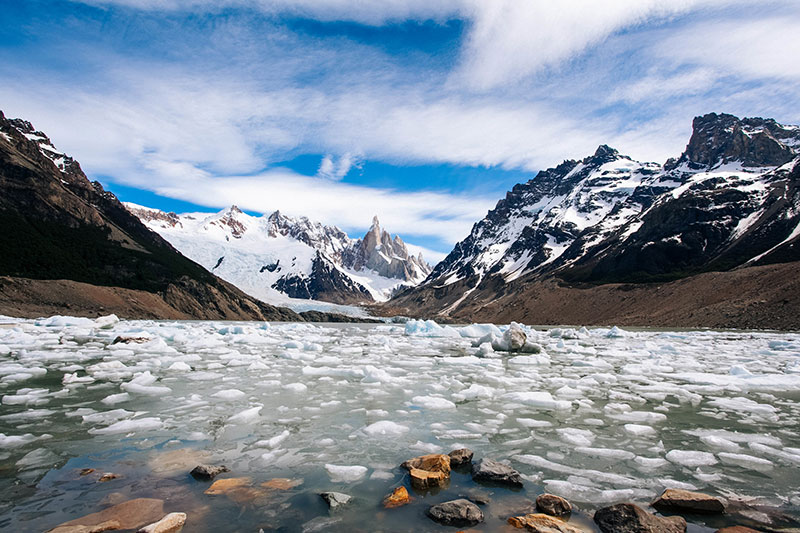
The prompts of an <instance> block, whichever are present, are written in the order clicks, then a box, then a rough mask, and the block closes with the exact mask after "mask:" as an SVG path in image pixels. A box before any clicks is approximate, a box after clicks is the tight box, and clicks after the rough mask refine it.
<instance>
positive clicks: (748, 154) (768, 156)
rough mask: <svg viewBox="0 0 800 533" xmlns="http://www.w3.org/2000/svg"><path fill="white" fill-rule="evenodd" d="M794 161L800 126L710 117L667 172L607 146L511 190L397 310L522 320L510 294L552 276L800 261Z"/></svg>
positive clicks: (521, 305)
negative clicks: (495, 311) (501, 306)
mask: <svg viewBox="0 0 800 533" xmlns="http://www.w3.org/2000/svg"><path fill="white" fill-rule="evenodd" d="M798 155H800V128H798V127H797V126H784V125H781V124H778V123H777V122H775V121H774V120H771V119H761V118H745V119H738V118H737V117H734V116H732V115H727V114H719V115H718V114H714V113H712V114H708V115H705V116H702V117H697V118H695V120H694V123H693V133H692V136H691V139H690V140H689V143H688V145H687V147H686V149H685V151H684V152H683V153H682V154H681V155H680V156H679V157H677V158H675V159H670V160H669V161H667V162H666V163H665V164H664V165H660V164H657V163H642V162H638V161H635V160H633V159H631V158H630V157H628V156H625V155H622V154H620V153H619V152H618V151H616V150H614V149H613V148H610V147H608V146H605V145H602V146H600V147H599V148H598V149H597V151H596V152H595V153H594V154H593V155H591V156H589V157H586V158H584V159H582V160H580V161H574V160H568V161H564V162H563V163H561V164H560V165H558V166H557V167H555V168H550V169H547V170H543V171H541V172H539V173H538V174H537V175H536V176H535V177H534V178H533V179H531V180H529V181H528V182H526V183H522V184H518V185H516V186H514V187H513V188H512V190H511V191H509V192H508V193H507V194H506V197H505V198H504V199H502V200H500V201H499V202H498V203H497V205H496V207H495V208H494V209H493V210H491V211H489V213H488V214H487V216H486V217H485V218H484V219H483V220H481V221H479V222H478V223H476V224H475V225H474V226H473V228H472V231H471V233H470V235H469V236H468V237H467V238H466V239H464V240H463V241H461V242H459V243H458V244H457V245H456V246H455V248H454V249H453V251H452V252H451V253H450V254H449V255H448V256H447V257H446V258H445V259H444V260H443V261H442V262H441V263H439V264H438V265H437V266H436V268H435V269H434V270H433V272H432V273H431V275H430V276H428V278H427V279H426V280H425V282H424V283H422V284H420V285H419V286H418V287H416V288H414V289H411V290H407V291H405V292H404V293H402V294H400V295H399V296H398V297H397V298H396V299H395V300H393V301H392V302H391V305H392V306H394V307H396V308H399V309H401V310H402V309H403V308H405V309H418V310H421V312H423V313H424V312H428V313H439V314H442V315H445V316H450V317H463V318H466V317H470V316H474V315H475V313H476V311H477V310H478V309H481V308H486V307H487V306H489V305H490V304H492V305H491V306H490V307H491V308H496V305H494V301H495V300H498V301H500V300H502V301H504V302H506V304H507V305H511V304H512V303H514V304H515V307H516V308H518V309H519V310H520V312H525V310H526V309H528V308H529V307H530V306H533V305H536V303H535V302H520V301H518V300H515V298H514V297H513V296H512V295H518V296H519V295H520V294H521V293H522V292H523V287H528V286H530V285H531V284H535V283H541V282H544V281H546V280H550V281H553V280H555V281H556V282H557V283H558V284H559V285H560V286H564V285H565V284H569V285H571V286H573V287H575V286H578V285H579V284H582V286H584V287H592V286H598V285H602V284H609V283H616V284H642V283H648V282H650V283H665V282H670V281H674V280H679V279H684V278H688V277H692V276H696V275H699V274H701V273H705V272H727V271H731V270H732V269H736V268H743V267H751V266H757V265H769V264H774V263H785V262H791V261H798V260H800V245H798V237H800V225H799V224H800V188H798V185H800V163H799V162H800V157H798ZM740 276H741V274H740ZM684 285H686V284H684ZM695 290H697V288H695ZM587 294H588V293H587ZM642 305H646V302H645V303H643V304H642ZM652 305H657V303H655V302H654V303H653V304H652ZM643 312H644V311H643ZM553 319H554V320H556V321H559V318H557V317H553ZM553 319H551V320H549V321H548V322H549V323H552V321H553Z"/></svg>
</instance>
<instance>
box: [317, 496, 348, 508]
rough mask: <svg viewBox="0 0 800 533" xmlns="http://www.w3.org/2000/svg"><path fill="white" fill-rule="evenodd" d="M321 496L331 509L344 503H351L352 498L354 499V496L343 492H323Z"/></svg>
mask: <svg viewBox="0 0 800 533" xmlns="http://www.w3.org/2000/svg"><path fill="white" fill-rule="evenodd" d="M320 496H321V497H322V499H323V500H325V503H327V504H328V507H329V508H330V509H331V510H336V509H338V508H339V507H342V506H343V505H347V504H348V503H350V500H352V499H353V497H352V496H350V495H348V494H344V493H342V492H321V493H320Z"/></svg>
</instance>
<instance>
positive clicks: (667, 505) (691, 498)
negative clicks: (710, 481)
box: [650, 489, 725, 514]
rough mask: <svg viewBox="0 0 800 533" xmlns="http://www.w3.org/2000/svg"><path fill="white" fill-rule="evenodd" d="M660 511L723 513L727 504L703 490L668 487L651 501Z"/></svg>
mask: <svg viewBox="0 0 800 533" xmlns="http://www.w3.org/2000/svg"><path fill="white" fill-rule="evenodd" d="M650 505H652V506H653V507H654V508H656V509H658V510H659V511H667V512H672V513H714V514H716V513H722V512H725V505H724V504H723V503H722V502H721V501H720V500H718V499H717V498H715V497H713V496H709V495H708V494H703V493H702V492H691V491H688V490H681V489H667V490H665V491H664V492H663V494H661V496H659V497H658V498H656V499H655V500H654V501H653V503H651V504H650Z"/></svg>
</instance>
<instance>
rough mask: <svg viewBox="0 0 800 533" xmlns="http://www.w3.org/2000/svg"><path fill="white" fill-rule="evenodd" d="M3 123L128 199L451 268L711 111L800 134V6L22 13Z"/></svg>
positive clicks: (8, 7)
mask: <svg viewBox="0 0 800 533" xmlns="http://www.w3.org/2000/svg"><path fill="white" fill-rule="evenodd" d="M0 4H2V17H0V80H2V83H0V110H2V111H3V112H4V113H5V114H6V115H7V116H9V117H20V118H24V119H26V120H29V121H31V122H32V123H33V124H34V126H35V127H36V128H38V129H40V130H42V131H44V132H45V133H47V134H48V135H49V136H50V138H51V139H52V141H53V143H54V144H55V145H56V146H57V147H59V148H60V149H61V150H64V151H65V152H66V153H68V154H70V155H72V156H73V157H75V159H77V160H78V161H80V163H81V165H82V167H83V169H84V171H85V172H86V173H87V175H88V176H89V178H90V179H97V180H99V181H100V182H101V183H103V184H104V185H105V186H106V187H107V188H108V189H109V190H111V191H112V192H114V193H115V194H117V196H118V197H119V198H120V199H121V200H123V201H131V202H135V203H139V204H143V205H147V206H150V207H156V208H160V209H165V210H174V211H177V212H186V211H209V212H210V211H215V210H219V209H222V208H225V207H227V206H230V205H231V204H236V205H238V206H239V207H240V208H242V209H244V210H246V211H248V212H251V213H270V212H272V211H274V210H276V209H280V210H281V211H282V212H285V213H287V214H290V215H295V216H307V217H309V218H311V219H313V220H318V221H321V222H324V223H326V224H334V225H337V226H339V227H341V228H342V229H344V230H345V231H347V232H348V233H349V234H350V235H351V236H353V237H357V236H360V235H361V234H363V232H365V231H366V229H367V228H368V227H369V225H370V224H371V221H372V217H373V215H377V216H378V217H379V218H380V220H381V223H382V225H383V226H384V227H385V228H386V229H387V230H389V231H390V232H392V233H393V234H394V233H397V234H400V235H401V236H402V237H403V239H404V240H406V241H407V242H410V243H413V244H416V245H417V246H419V247H421V248H422V249H423V251H424V253H425V256H426V259H428V260H429V261H430V262H435V261H437V260H439V259H441V258H442V257H443V256H444V255H445V254H446V253H447V252H449V251H450V249H452V247H453V245H454V244H455V243H456V242H457V241H459V240H461V239H463V238H464V237H466V235H467V234H468V233H469V231H470V229H471V227H472V225H473V224H474V223H475V222H476V221H478V220H479V219H481V218H483V216H485V214H486V212H487V211H488V210H489V209H491V208H492V207H494V205H495V204H496V203H497V201H498V200H499V199H501V198H502V197H504V195H505V192H506V191H507V190H509V189H510V188H511V187H512V186H513V185H514V184H516V183H519V182H524V181H527V180H529V179H531V178H533V177H534V176H535V175H536V172H537V171H538V170H541V169H544V168H549V167H552V166H555V165H557V164H558V163H560V162H561V161H563V160H565V159H581V158H583V157H586V156H587V155H590V154H592V153H593V152H594V150H595V149H596V147H597V146H598V145H600V144H608V145H610V146H613V147H615V148H617V149H618V150H620V152H622V153H624V154H627V155H630V156H631V157H633V158H635V159H638V160H643V161H658V162H663V161H665V160H666V159H667V158H668V157H673V156H677V155H679V154H680V153H681V151H682V150H683V148H684V146H685V145H686V142H687V141H688V139H689V136H690V134H691V121H692V118H693V117H694V116H697V115H702V114H705V113H709V112H726V113H732V114H735V115H738V116H762V117H771V118H775V119H776V120H778V121H779V122H782V123H787V124H800V90H799V89H800V60H798V59H797V58H798V57H800V32H798V31H797V28H800V2H794V1H789V0H780V1H773V0H759V1H758V2H753V1H752V0H749V1H743V0H603V1H598V0H559V1H558V2H553V1H552V0H437V1H433V2H432V1H429V0H425V1H423V0H385V1H375V0H80V1H78V0H74V1H67V0H60V1H56V0H0Z"/></svg>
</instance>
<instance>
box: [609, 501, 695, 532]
mask: <svg viewBox="0 0 800 533" xmlns="http://www.w3.org/2000/svg"><path fill="white" fill-rule="evenodd" d="M594 521H595V523H596V524H597V525H598V526H599V527H600V529H601V530H602V531H603V533H685V531H686V520H684V519H683V518H681V517H680V516H670V517H666V518H661V517H658V516H655V515H652V514H650V513H648V512H647V511H645V510H644V509H642V508H641V507H639V506H638V505H634V504H632V503H618V504H616V505H612V506H610V507H603V508H602V509H598V510H597V512H595V513H594Z"/></svg>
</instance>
